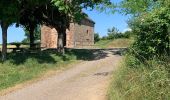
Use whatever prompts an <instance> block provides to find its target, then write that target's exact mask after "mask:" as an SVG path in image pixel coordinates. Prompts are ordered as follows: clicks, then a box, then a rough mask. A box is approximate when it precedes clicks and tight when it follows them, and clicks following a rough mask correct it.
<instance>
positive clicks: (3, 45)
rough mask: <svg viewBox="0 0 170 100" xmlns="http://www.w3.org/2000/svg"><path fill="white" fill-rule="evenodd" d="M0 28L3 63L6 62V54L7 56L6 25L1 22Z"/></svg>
mask: <svg viewBox="0 0 170 100" xmlns="http://www.w3.org/2000/svg"><path fill="white" fill-rule="evenodd" d="M1 28H2V61H5V60H6V54H7V30H8V25H7V24H6V23H5V22H1Z"/></svg>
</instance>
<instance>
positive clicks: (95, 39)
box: [94, 33, 100, 43]
mask: <svg viewBox="0 0 170 100" xmlns="http://www.w3.org/2000/svg"><path fill="white" fill-rule="evenodd" d="M99 40H100V36H99V34H98V33H94V43H96V42H98V41H99Z"/></svg>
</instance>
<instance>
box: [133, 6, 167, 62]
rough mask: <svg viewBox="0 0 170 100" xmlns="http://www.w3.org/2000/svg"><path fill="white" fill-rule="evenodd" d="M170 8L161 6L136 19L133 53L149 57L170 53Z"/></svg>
mask: <svg viewBox="0 0 170 100" xmlns="http://www.w3.org/2000/svg"><path fill="white" fill-rule="evenodd" d="M169 12H170V8H168V7H167V8H164V7H162V8H160V9H157V10H154V11H153V12H151V13H148V14H145V15H143V16H141V17H140V18H138V19H136V23H135V24H134V28H133V30H134V31H135V33H136V34H137V39H136V42H135V43H134V45H133V48H134V50H133V51H132V53H134V54H137V55H136V56H138V58H139V59H143V58H141V57H139V55H142V56H143V57H144V58H146V59H149V58H152V57H155V56H162V55H166V54H169V53H170V49H169V48H170V44H169V43H170V42H169V39H170V35H169V34H170V14H169Z"/></svg>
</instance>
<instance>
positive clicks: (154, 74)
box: [109, 56, 170, 100]
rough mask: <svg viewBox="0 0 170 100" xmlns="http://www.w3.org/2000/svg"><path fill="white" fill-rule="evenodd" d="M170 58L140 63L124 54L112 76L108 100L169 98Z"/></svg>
mask: <svg viewBox="0 0 170 100" xmlns="http://www.w3.org/2000/svg"><path fill="white" fill-rule="evenodd" d="M169 61H170V59H169V58H168V57H165V59H163V60H158V59H153V60H150V61H147V62H146V63H147V64H143V63H140V62H139V61H137V60H136V59H135V58H134V57H132V56H126V57H125V59H124V63H123V64H122V67H121V68H120V69H119V70H118V71H117V73H116V75H114V76H113V82H112V84H111V87H110V89H109V100H170V62H169Z"/></svg>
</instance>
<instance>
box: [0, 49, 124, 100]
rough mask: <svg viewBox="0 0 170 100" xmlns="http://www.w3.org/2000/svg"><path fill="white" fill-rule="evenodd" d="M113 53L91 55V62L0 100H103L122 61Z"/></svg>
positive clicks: (101, 52) (111, 51) (104, 52)
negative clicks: (113, 73) (113, 74)
mask: <svg viewBox="0 0 170 100" xmlns="http://www.w3.org/2000/svg"><path fill="white" fill-rule="evenodd" d="M116 51H117V50H116ZM116 51H115V50H100V51H98V52H95V55H96V58H95V59H94V60H91V61H83V62H82V63H79V64H77V65H75V67H72V68H70V69H68V70H66V71H64V72H61V73H59V74H56V75H54V76H52V77H49V78H47V79H44V80H42V81H39V82H36V83H33V84H31V85H29V86H26V87H24V88H22V89H20V90H16V91H13V92H12V93H9V94H7V95H5V96H0V100H106V99H107V89H108V86H109V82H110V78H111V73H112V72H113V71H114V70H116V68H117V64H118V63H119V62H120V60H121V58H122V57H121V56H120V55H118V54H115V53H116Z"/></svg>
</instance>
